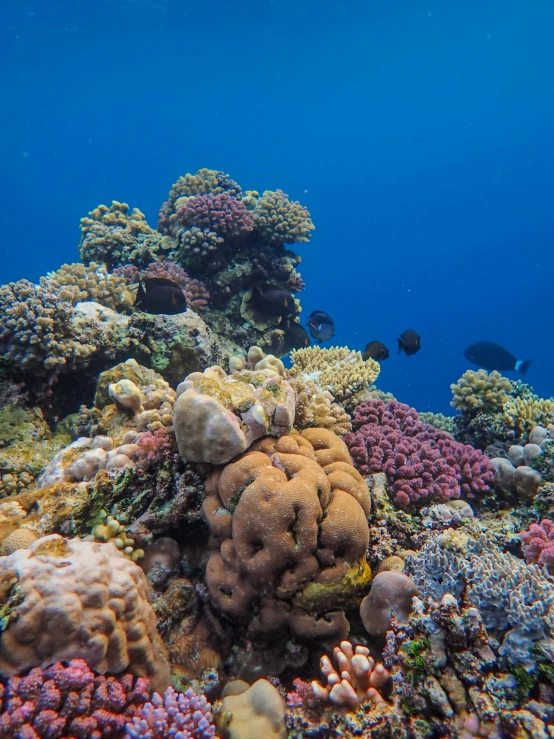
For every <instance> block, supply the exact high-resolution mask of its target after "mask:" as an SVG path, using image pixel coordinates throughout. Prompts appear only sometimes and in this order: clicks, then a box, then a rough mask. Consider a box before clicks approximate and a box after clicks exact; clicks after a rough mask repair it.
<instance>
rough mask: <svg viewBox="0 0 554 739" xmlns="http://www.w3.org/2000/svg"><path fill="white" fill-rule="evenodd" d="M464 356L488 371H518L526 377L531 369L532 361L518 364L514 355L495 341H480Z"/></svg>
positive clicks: (528, 360)
mask: <svg viewBox="0 0 554 739" xmlns="http://www.w3.org/2000/svg"><path fill="white" fill-rule="evenodd" d="M464 356H465V358H466V359H468V360H469V361H470V362H471V363H472V364H476V365H477V366H478V367H484V368H485V369H488V370H498V371H500V372H501V371H503V370H504V371H506V370H517V371H518V372H521V374H522V375H524V374H525V373H526V372H527V370H528V369H529V365H530V364H531V362H532V360H531V359H527V360H526V361H525V362H518V360H517V359H516V358H515V357H514V355H513V354H510V352H509V351H508V350H507V349H504V347H503V346H500V344H495V343H494V342H493V341H478V342H476V343H475V344H472V345H471V346H468V348H467V349H466V350H465V352H464Z"/></svg>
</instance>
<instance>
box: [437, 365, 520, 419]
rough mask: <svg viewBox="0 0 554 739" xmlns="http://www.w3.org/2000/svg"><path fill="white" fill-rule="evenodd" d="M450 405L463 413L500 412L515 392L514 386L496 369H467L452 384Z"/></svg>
mask: <svg viewBox="0 0 554 739" xmlns="http://www.w3.org/2000/svg"><path fill="white" fill-rule="evenodd" d="M450 389H451V390H452V396H453V397H452V401H451V403H450V405H451V406H452V407H453V408H456V410H459V411H462V413H478V412H483V413H500V412H501V411H502V407H503V406H504V403H506V402H507V401H508V400H509V399H510V397H511V395H512V394H513V392H514V386H513V385H512V383H511V382H510V380H508V378H507V377H504V376H503V375H501V374H500V373H499V372H497V371H496V370H493V371H492V372H490V373H489V372H487V371H486V370H484V369H480V370H467V372H464V374H463V375H462V376H461V377H460V379H459V380H458V382H457V383H453V384H452V385H450Z"/></svg>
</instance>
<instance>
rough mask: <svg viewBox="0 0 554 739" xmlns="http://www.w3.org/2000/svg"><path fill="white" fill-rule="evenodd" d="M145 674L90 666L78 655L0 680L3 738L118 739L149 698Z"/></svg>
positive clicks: (0, 721) (0, 716)
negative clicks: (115, 673)
mask: <svg viewBox="0 0 554 739" xmlns="http://www.w3.org/2000/svg"><path fill="white" fill-rule="evenodd" d="M148 685H149V683H148V680H147V679H146V678H143V677H139V678H138V679H135V678H134V677H133V676H132V675H125V676H124V677H123V678H121V679H120V680H118V679H116V678H115V677H104V676H102V675H98V674H96V673H95V672H93V671H92V670H91V669H90V667H89V666H88V665H87V663H86V662H85V661H84V660H83V659H74V660H72V661H71V662H69V664H63V663H61V662H56V663H55V664H53V665H51V666H50V667H48V668H47V669H46V670H42V669H41V668H40V667H35V668H34V669H32V670H31V671H30V672H29V673H28V674H27V675H25V676H24V677H12V678H10V679H9V680H8V681H7V682H6V683H0V736H1V737H2V738H3V739H58V737H71V738H73V737H74V738H75V739H118V738H119V737H123V735H124V731H125V726H126V724H127V722H128V721H129V720H130V719H132V717H133V716H134V715H135V714H136V713H137V712H138V711H139V710H140V709H141V708H142V706H143V705H145V704H146V703H147V701H148V700H149V690H148Z"/></svg>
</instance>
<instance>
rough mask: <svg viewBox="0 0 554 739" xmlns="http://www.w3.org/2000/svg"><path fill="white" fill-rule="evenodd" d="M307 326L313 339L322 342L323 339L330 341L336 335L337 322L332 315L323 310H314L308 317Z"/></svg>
mask: <svg viewBox="0 0 554 739" xmlns="http://www.w3.org/2000/svg"><path fill="white" fill-rule="evenodd" d="M306 326H307V327H308V328H309V329H310V334H311V335H312V339H315V340H316V341H318V342H319V343H320V344H321V342H322V341H329V339H332V338H333V336H334V335H335V322H334V321H333V319H332V318H331V316H330V315H328V314H327V313H324V312H323V311H322V310H314V312H313V313H312V314H311V315H310V317H309V318H308V320H307V322H306Z"/></svg>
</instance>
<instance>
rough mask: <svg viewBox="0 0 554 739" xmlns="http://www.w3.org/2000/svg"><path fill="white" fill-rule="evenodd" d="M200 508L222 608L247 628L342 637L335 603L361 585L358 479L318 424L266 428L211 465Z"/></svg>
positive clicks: (340, 446) (339, 445) (363, 541)
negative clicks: (246, 447) (283, 432)
mask: <svg viewBox="0 0 554 739" xmlns="http://www.w3.org/2000/svg"><path fill="white" fill-rule="evenodd" d="M205 494H206V498H205V500H204V503H203V506H202V511H203V515H204V518H205V520H206V521H207V523H208V526H209V527H210V532H211V535H212V538H211V549H212V551H211V553H210V558H209V560H208V565H207V571H206V578H207V583H208V588H209V591H210V595H211V598H212V599H213V601H214V603H215V604H216V606H217V608H218V609H220V610H221V611H222V612H223V613H224V614H225V615H227V616H228V617H229V618H231V619H233V620H238V621H241V622H243V623H248V630H249V632H250V633H252V634H266V635H270V634H273V633H275V632H277V633H278V632H280V631H283V630H286V629H289V630H290V631H291V632H292V634H293V635H295V636H296V637H299V638H302V639H311V640H318V639H327V638H337V637H339V638H340V637H341V636H342V637H344V636H345V635H346V633H347V631H348V621H347V620H346V617H345V615H344V612H343V611H342V608H343V607H344V606H346V605H347V604H348V603H349V602H350V601H351V600H352V598H355V597H356V594H357V593H360V592H363V590H364V588H365V587H366V586H367V584H368V582H369V580H370V577H371V572H370V570H369V567H368V565H367V562H366V549H367V545H368V541H369V538H368V537H369V535H368V526H367V516H368V514H369V509H370V499H369V493H368V490H367V486H366V484H365V482H364V480H363V479H362V477H361V476H360V475H359V474H358V473H357V472H356V471H355V470H354V468H353V467H352V465H351V462H350V456H349V454H348V451H347V449H346V446H345V445H344V443H343V442H342V441H341V440H340V439H339V438H338V437H337V436H336V435H335V434H333V433H332V432H330V431H327V430H325V429H308V430H306V431H304V432H303V433H302V435H299V434H295V435H289V436H282V437H280V438H279V439H272V438H269V437H265V438H263V439H260V440H259V441H258V442H255V444H254V445H253V446H252V447H251V449H250V451H249V452H247V453H246V454H244V455H242V456H241V457H239V458H238V459H237V460H236V461H234V462H231V463H230V464H228V465H227V466H226V467H224V468H222V469H218V470H217V471H215V472H214V473H213V474H212V475H211V476H210V478H209V479H208V481H207V482H206V488H205Z"/></svg>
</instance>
